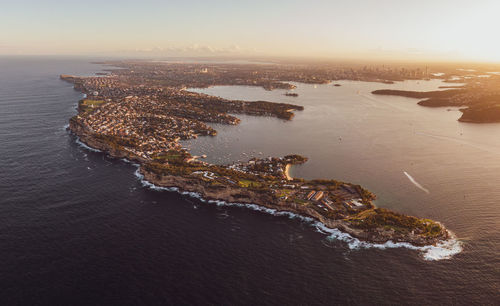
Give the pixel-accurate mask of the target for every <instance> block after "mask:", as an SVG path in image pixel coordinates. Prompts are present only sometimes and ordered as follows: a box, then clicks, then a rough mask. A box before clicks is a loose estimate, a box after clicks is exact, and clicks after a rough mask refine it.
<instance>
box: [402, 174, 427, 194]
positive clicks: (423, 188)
mask: <svg viewBox="0 0 500 306" xmlns="http://www.w3.org/2000/svg"><path fill="white" fill-rule="evenodd" d="M403 173H404V174H405V175H406V177H407V178H408V179H409V180H410V182H412V183H413V185H415V186H417V188H418V189H420V190H422V191H423V192H425V193H427V194H429V193H430V192H429V190H428V189H427V188H425V187H424V186H422V185H420V184H419V183H418V182H417V181H416V180H415V179H414V178H413V177H412V176H411V175H409V174H408V172H406V171H403Z"/></svg>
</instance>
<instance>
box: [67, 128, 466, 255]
mask: <svg viewBox="0 0 500 306" xmlns="http://www.w3.org/2000/svg"><path fill="white" fill-rule="evenodd" d="M76 143H77V144H78V145H79V146H81V147H82V148H84V149H86V150H89V151H92V152H101V153H103V152H106V150H99V149H96V148H93V147H91V146H89V145H87V144H85V143H84V142H82V141H81V139H80V137H78V136H77V138H76ZM108 153H109V152H108ZM110 156H111V157H113V155H112V154H110ZM119 158H120V157H119ZM120 159H121V160H123V161H125V162H127V163H130V164H132V165H134V166H136V167H137V170H136V171H135V176H136V177H137V178H138V179H139V181H140V182H141V184H142V185H143V186H144V187H147V188H149V189H151V190H155V191H168V192H178V193H180V194H182V195H185V196H189V197H193V198H196V199H198V200H200V201H201V202H205V203H211V204H216V205H217V206H232V207H245V208H249V209H252V210H255V211H260V212H264V213H268V214H271V215H274V216H287V217H289V218H291V219H298V220H301V221H302V222H306V223H308V224H309V225H310V226H312V227H314V228H315V229H316V230H317V231H318V232H320V233H323V234H325V235H327V237H326V239H327V240H332V241H333V240H338V241H342V242H344V243H346V244H347V246H348V247H349V249H350V250H359V249H369V248H375V249H393V248H407V249H412V250H416V251H418V252H419V253H420V255H421V256H422V258H423V259H425V260H443V259H450V258H452V257H453V256H454V255H456V254H458V253H460V252H461V251H462V244H461V242H460V241H459V240H458V239H457V238H456V237H455V235H454V234H453V233H452V232H450V231H447V233H448V239H446V240H443V241H438V242H437V243H435V244H433V245H423V246H417V245H413V244H411V243H409V242H394V241H392V240H387V241H385V242H381V243H377V242H370V241H365V240H361V239H359V238H357V237H355V236H353V235H352V233H353V232H351V233H349V232H347V231H346V230H348V228H346V227H342V229H339V228H336V227H335V226H332V224H331V223H330V224H328V225H327V224H325V223H324V222H321V221H320V220H318V219H317V218H313V217H310V216H305V215H303V214H300V213H296V212H292V211H288V210H286V208H285V209H277V208H273V207H266V206H263V205H258V204H255V203H239V202H232V201H223V200H218V199H210V198H204V197H203V196H202V195H201V194H200V193H198V192H193V191H186V190H182V189H181V188H179V187H175V186H172V187H165V186H158V185H155V184H154V183H152V182H150V181H148V180H147V179H146V178H145V177H144V174H143V173H142V172H141V165H140V161H139V160H136V159H135V158H133V157H131V156H129V157H128V158H127V157H121V158H120ZM287 165H288V166H289V167H290V165H291V164H287ZM327 223H328V222H327Z"/></svg>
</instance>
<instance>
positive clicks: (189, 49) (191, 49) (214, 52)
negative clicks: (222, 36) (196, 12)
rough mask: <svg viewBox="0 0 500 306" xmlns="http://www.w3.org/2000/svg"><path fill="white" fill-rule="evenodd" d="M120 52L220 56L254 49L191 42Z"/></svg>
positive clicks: (148, 54) (245, 52) (249, 51)
mask: <svg viewBox="0 0 500 306" xmlns="http://www.w3.org/2000/svg"><path fill="white" fill-rule="evenodd" d="M119 53H120V54H127V55H137V56H141V55H142V56H221V55H249V54H253V53H256V50H255V49H245V48H242V47H240V46H238V45H230V46H228V47H213V46H209V45H201V44H192V45H187V46H167V47H159V46H157V47H151V48H136V49H134V50H121V51H119Z"/></svg>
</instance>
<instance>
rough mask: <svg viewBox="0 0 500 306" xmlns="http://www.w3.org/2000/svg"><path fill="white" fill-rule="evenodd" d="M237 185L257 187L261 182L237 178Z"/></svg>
mask: <svg viewBox="0 0 500 306" xmlns="http://www.w3.org/2000/svg"><path fill="white" fill-rule="evenodd" d="M238 185H239V186H240V187H244V188H250V187H255V188H258V187H261V186H262V184H261V183H259V182H257V181H251V180H239V181H238Z"/></svg>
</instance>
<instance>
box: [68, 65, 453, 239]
mask: <svg viewBox="0 0 500 306" xmlns="http://www.w3.org/2000/svg"><path fill="white" fill-rule="evenodd" d="M113 65H119V66H120V67H121V68H124V69H119V70H116V71H111V73H110V74H108V75H105V76H99V77H76V76H67V75H62V76H61V79H63V80H66V81H69V82H72V83H73V84H74V87H75V89H77V90H79V91H81V92H83V93H84V94H85V95H86V98H85V99H83V100H82V101H80V102H79V105H78V114H77V115H76V116H74V117H73V118H71V119H70V123H69V129H70V130H71V131H72V132H73V133H74V134H76V135H77V136H78V137H79V138H80V140H81V141H82V142H83V143H85V144H86V145H88V146H90V147H93V148H96V149H99V150H102V151H104V152H106V153H108V154H109V155H110V156H112V157H115V158H126V159H128V160H133V161H135V162H137V163H138V164H139V165H140V168H139V172H140V174H141V175H142V176H143V177H144V178H145V179H146V180H147V181H149V182H151V183H152V184H155V185H157V186H162V187H177V188H179V189H180V190H182V191H187V192H194V193H197V194H199V195H200V196H201V197H202V198H204V199H207V200H219V201H225V202H229V203H245V204H257V205H260V206H263V207H267V208H272V209H275V210H277V211H288V212H292V213H296V214H299V215H302V216H307V217H311V218H313V219H315V220H318V221H320V222H321V223H323V224H324V225H325V226H327V227H329V228H335V229H339V230H341V231H344V232H346V233H348V234H350V235H351V236H353V237H356V238H359V239H361V240H364V241H368V242H375V243H385V242H387V241H392V242H407V243H410V244H412V245H415V246H425V245H435V244H437V243H439V242H442V241H445V240H447V239H449V238H450V233H449V232H448V231H447V230H446V229H445V227H444V226H443V225H441V224H440V223H439V222H436V221H432V220H429V219H420V218H417V217H413V216H408V215H404V214H400V213H396V212H393V211H390V210H388V209H384V208H377V207H375V205H374V204H373V200H374V199H375V195H374V194H372V193H371V192H369V191H367V190H366V189H364V188H362V187H361V186H359V185H355V184H351V183H347V182H341V181H337V180H333V179H316V180H304V179H300V178H293V177H290V176H289V174H288V167H290V165H296V164H302V163H305V162H306V161H307V158H306V157H303V156H300V155H294V154H291V155H287V156H283V157H268V158H258V159H257V158H254V159H250V160H248V161H246V162H241V163H234V164H230V165H215V164H209V163H206V162H203V161H200V160H198V159H197V158H195V157H193V156H192V155H191V154H190V153H189V152H188V151H187V150H185V149H184V148H182V146H181V145H180V144H179V140H181V139H191V138H195V137H198V136H199V135H202V136H215V135H216V133H217V131H216V130H214V129H213V128H212V127H210V126H209V125H208V124H207V123H223V124H233V125H234V124H238V122H239V119H238V118H237V117H235V116H234V115H232V114H249V115H255V116H272V117H277V118H280V119H282V120H291V119H292V118H293V112H294V111H301V110H302V109H303V107H302V106H299V105H294V104H287V103H273V102H267V101H255V102H245V101H237V100H226V99H222V98H218V97H212V96H208V95H204V94H198V93H193V92H189V91H186V89H185V88H186V87H194V86H198V87H206V86H209V84H207V83H206V82H202V81H200V80H199V79H200V78H198V75H202V76H203V77H201V79H203V78H204V77H205V75H206V74H207V73H208V70H199V69H198V68H196V69H193V68H192V67H191V66H190V65H186V67H184V69H180V68H179V67H178V64H176V65H174V66H175V67H174V68H175V69H173V70H172V69H171V68H172V67H171V65H169V64H163V65H158V64H155V65H152V64H151V63H148V62H146V63H144V64H140V63H137V62H132V63H127V62H121V63H119V64H117V63H113ZM240 66H241V65H240ZM241 67H242V68H238V67H231V69H229V68H227V67H223V68H225V70H221V71H227V70H231V71H232V72H233V74H237V71H238V69H242V74H243V75H246V74H245V73H246V71H247V69H248V67H246V66H241ZM219 68H220V67H219ZM275 70H276V71H277V73H278V74H279V73H280V72H281V73H282V74H283V75H286V70H285V71H280V70H279V69H275ZM176 71H182V73H179V74H176ZM186 71H187V72H190V71H194V72H193V73H192V75H190V76H189V79H186V80H185V81H184V82H183V83H182V84H179V79H182V78H187V77H186V75H187V74H189V73H187V72H186ZM224 73H225V72H221V73H219V74H218V73H214V76H213V78H212V79H211V80H212V81H213V83H217V81H214V80H225V81H227V82H230V80H236V83H241V82H243V83H253V84H254V86H261V87H264V88H266V89H269V86H268V85H269V84H278V83H280V84H286V83H283V82H284V79H282V78H280V77H276V78H269V79H265V80H263V79H261V76H260V74H259V73H255V74H253V75H256V76H257V77H256V78H257V79H252V78H249V79H244V78H235V77H233V78H231V79H226V78H224V77H223V75H224ZM300 76H301V78H303V80H302V81H307V80H311V83H313V84H315V83H317V82H318V80H317V78H316V77H314V75H312V74H309V75H307V74H300ZM290 78H291V77H290V76H289V77H287V78H285V80H289V79H290ZM189 80H192V81H191V83H190V82H189ZM242 80H244V81H242ZM321 83H324V82H323V80H321ZM210 84H212V83H210ZM226 85H230V84H226ZM272 87H273V88H276V87H275V86H274V85H273V86H272Z"/></svg>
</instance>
